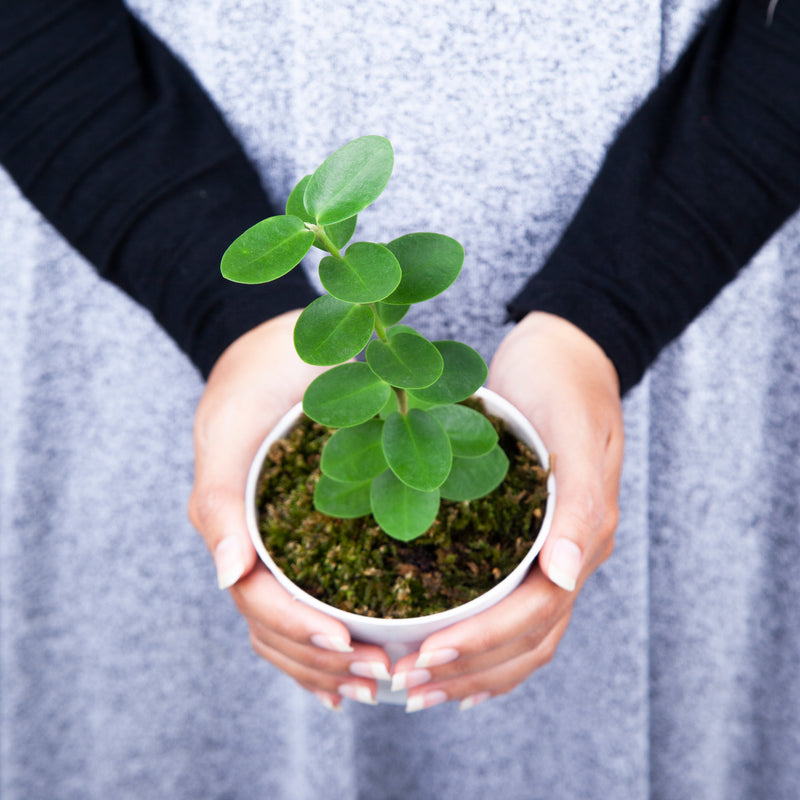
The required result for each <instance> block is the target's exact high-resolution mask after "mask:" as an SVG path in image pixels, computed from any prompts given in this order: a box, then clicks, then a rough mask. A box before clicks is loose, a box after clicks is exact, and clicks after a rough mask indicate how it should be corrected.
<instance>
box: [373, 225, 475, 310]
mask: <svg viewBox="0 0 800 800" xmlns="http://www.w3.org/2000/svg"><path fill="white" fill-rule="evenodd" d="M386 246H387V247H388V248H389V249H390V250H391V251H392V252H393V253H394V254H395V256H397V260H398V261H399V262H400V266H401V267H402V269H403V278H402V280H401V281H400V285H399V286H398V287H397V288H396V289H395V290H394V292H392V294H390V295H389V296H388V297H387V298H386V300H385V302H387V303H398V304H401V305H404V304H409V303H421V302H422V301H424V300H430V299H431V297H436V295H437V294H441V293H442V292H443V291H444V290H445V289H446V288H447V287H448V286H450V284H452V283H453V281H454V280H455V279H456V278H457V277H458V274H459V273H460V272H461V267H462V265H463V264H464V248H463V247H462V246H461V244H459V242H457V241H456V240H455V239H451V238H450V237H449V236H443V235H442V234H440V233H409V234H406V235H405V236H401V237H400V238H399V239H395V240H394V241H392V242H389V244H388V245H386Z"/></svg>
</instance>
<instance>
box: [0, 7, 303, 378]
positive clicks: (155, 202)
mask: <svg viewBox="0 0 800 800" xmlns="http://www.w3.org/2000/svg"><path fill="white" fill-rule="evenodd" d="M0 163H2V165H3V166H4V167H5V169H6V170H7V171H8V173H9V174H10V175H11V177H12V178H13V180H14V181H15V182H16V183H17V185H18V186H19V187H20V188H21V190H22V191H23V193H24V194H25V195H26V196H27V197H28V198H29V199H30V201H31V202H32V203H33V204H34V205H35V206H36V207H37V208H38V209H39V210H40V211H41V213H42V214H43V215H44V216H45V217H46V218H47V219H48V220H49V221H50V222H51V223H52V224H53V225H54V226H55V228H57V229H58V230H59V231H60V232H61V234H62V235H63V236H64V237H65V238H66V239H67V240H68V241H69V242H70V243H71V244H72V245H73V246H74V247H75V248H76V249H77V250H78V251H80V252H81V253H82V254H83V255H84V256H85V257H86V258H87V259H88V260H89V261H90V262H91V263H92V264H93V265H94V266H95V267H96V268H97V270H98V272H99V273H100V274H101V275H102V276H103V277H104V278H106V279H108V280H110V281H112V282H114V283H116V284H117V285H118V286H120V287H121V288H122V289H123V290H124V291H125V292H127V293H128V294H130V295H131V296H132V297H133V298H134V299H135V300H136V301H138V302H139V303H141V304H142V305H143V306H145V307H146V308H147V309H149V310H150V311H151V312H152V313H153V315H154V316H155V318H156V319H157V320H158V321H159V323H160V324H161V325H162V326H163V327H164V328H165V329H166V331H167V332H168V333H169V334H170V335H171V336H172V337H173V338H174V339H175V340H176V342H177V343H178V344H179V346H180V347H181V348H182V349H184V350H185V351H186V353H187V354H188V355H189V357H190V358H191V359H192V361H193V362H194V363H195V364H196V365H197V366H198V368H199V369H200V370H201V372H202V373H203V374H204V375H207V374H208V372H209V370H210V368H211V366H212V365H213V363H214V361H215V360H216V358H217V357H218V355H219V354H220V353H221V352H222V350H223V349H224V348H225V347H226V346H227V345H228V344H229V343H230V342H232V341H233V340H234V339H235V338H236V337H237V336H239V335H240V334H242V333H244V332H245V331H247V330H249V329H250V328H252V327H253V326H255V325H256V324H258V323H260V322H262V321H264V320H265V319H268V318H270V317H271V316H274V315H275V314H277V313H280V312H282V311H285V310H288V309H290V308H295V307H300V306H304V305H306V304H307V303H308V302H309V301H310V300H311V299H312V298H313V297H314V293H313V290H312V289H311V287H310V285H309V283H308V281H307V280H306V278H305V276H304V274H303V273H302V271H301V270H299V269H298V270H294V271H293V272H292V273H290V274H289V275H287V276H286V277H285V278H283V279H281V280H280V281H277V282H275V283H272V284H268V285H265V286H259V287H242V286H237V285H235V284H231V283H229V282H227V281H225V280H224V279H223V278H222V277H221V276H220V273H219V259H220V256H221V254H222V252H223V251H224V249H225V247H226V246H227V245H228V244H229V243H230V242H231V241H232V240H233V239H234V238H235V237H236V236H238V235H239V234H240V233H241V232H242V231H243V230H244V229H245V228H246V227H248V226H250V225H252V224H254V223H255V222H257V221H258V220H260V219H262V218H264V217H266V216H269V215H270V214H273V213H278V212H276V211H275V210H274V209H273V208H272V207H271V205H270V202H269V200H268V198H267V196H266V194H265V192H264V190H263V188H262V186H261V184H260V182H259V179H258V176H257V175H256V173H255V171H254V169H253V168H252V166H251V164H250V163H249V162H248V160H247V158H246V157H245V155H244V153H243V152H242V149H241V147H240V146H239V145H238V143H237V142H236V140H235V139H234V137H233V136H232V135H231V133H230V132H229V130H228V128H227V127H226V125H225V123H224V122H223V120H222V118H221V116H220V114H219V113H218V111H217V110H216V108H215V107H214V105H213V103H212V102H211V101H210V100H209V98H208V97H207V96H206V94H205V93H204V91H203V90H202V89H201V88H200V86H199V85H198V84H197V82H196V81H195V79H194V78H193V76H192V75H191V73H190V72H189V71H188V70H187V69H186V68H185V67H184V65H183V64H181V63H180V62H179V61H178V60H177V59H176V58H175V57H174V56H173V55H172V54H171V53H170V52H169V51H168V50H167V48H166V47H165V46H164V45H163V44H162V43H161V42H160V41H159V40H158V39H156V37H154V36H153V35H152V34H151V33H150V32H149V31H148V30H147V29H146V28H145V27H144V26H143V25H142V24H140V23H139V22H138V21H137V20H136V19H135V18H134V17H133V16H132V15H131V14H130V13H129V12H128V11H127V9H126V8H125V6H124V5H123V4H122V3H121V2H117V1H116V0H4V2H3V3H2V6H0Z"/></svg>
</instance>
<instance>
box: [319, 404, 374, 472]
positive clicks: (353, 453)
mask: <svg viewBox="0 0 800 800" xmlns="http://www.w3.org/2000/svg"><path fill="white" fill-rule="evenodd" d="M382 434H383V420H380V419H370V420H367V421H366V422H365V423H363V424H362V425H356V426H355V427H354V428H342V429H341V430H339V431H336V433H334V434H333V436H331V438H330V439H328V441H327V442H326V443H325V447H324V448H323V450H322V459H321V462H320V467H321V469H322V471H323V473H325V475H328V476H329V477H330V478H333V479H334V480H337V481H345V482H348V483H359V482H361V481H365V480H370V479H372V478H374V477H376V476H377V475H380V474H381V473H382V472H383V471H384V470H386V467H387V464H386V458H385V457H384V455H383V443H382V442H381V435H382Z"/></svg>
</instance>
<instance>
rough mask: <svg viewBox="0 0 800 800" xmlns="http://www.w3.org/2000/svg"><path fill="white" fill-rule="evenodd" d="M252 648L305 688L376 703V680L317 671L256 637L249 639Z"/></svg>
mask: <svg viewBox="0 0 800 800" xmlns="http://www.w3.org/2000/svg"><path fill="white" fill-rule="evenodd" d="M250 641H251V644H252V646H253V650H254V651H255V652H256V653H257V654H258V655H259V656H260V657H261V658H263V659H265V660H266V661H269V662H270V663H271V664H272V665H273V666H275V667H277V668H278V669H279V670H281V672H284V673H286V674H287V675H289V677H291V678H294V680H295V681H297V683H298V684H300V686H302V687H303V688H304V689H306V690H308V691H310V692H313V693H314V694H315V695H317V697H319V695H320V693H322V694H324V695H329V696H332V697H347V698H348V699H350V700H355V701H357V702H359V703H365V704H367V705H375V695H376V693H377V683H376V682H375V681H374V680H367V679H364V678H359V677H356V676H348V675H337V674H333V673H330V672H325V671H324V670H317V669H314V668H313V667H309V666H307V665H305V664H299V663H298V662H296V661H293V660H292V659H291V658H289V657H288V656H287V655H286V654H285V653H282V652H281V651H279V650H274V649H273V648H271V647H268V646H267V645H265V644H263V643H262V642H261V641H259V640H257V639H252V638H251V640H250Z"/></svg>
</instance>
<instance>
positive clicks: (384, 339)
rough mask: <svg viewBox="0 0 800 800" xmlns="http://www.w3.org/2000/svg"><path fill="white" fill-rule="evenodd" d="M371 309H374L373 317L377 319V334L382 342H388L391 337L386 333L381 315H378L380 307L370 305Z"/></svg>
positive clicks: (373, 304)
mask: <svg viewBox="0 0 800 800" xmlns="http://www.w3.org/2000/svg"><path fill="white" fill-rule="evenodd" d="M369 307H370V308H371V309H372V316H373V317H374V319H375V333H376V334H377V336H378V338H379V339H380V340H381V341H382V342H388V341H389V337H388V335H387V333H386V328H385V327H384V324H383V320H381V317H380V314H378V306H377V305H376V304H375V303H370V304H369Z"/></svg>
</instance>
